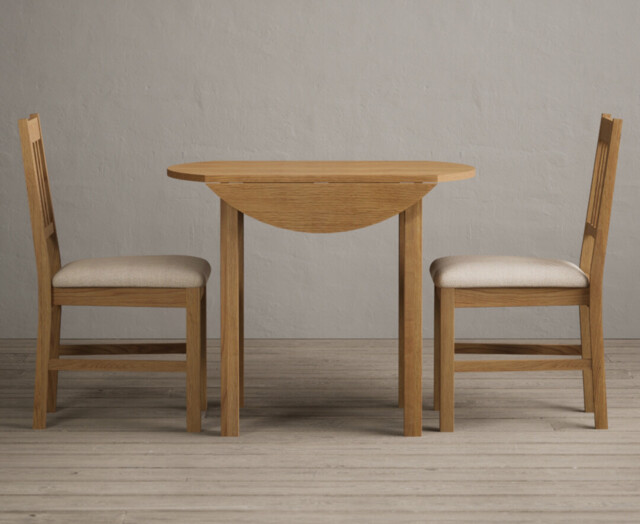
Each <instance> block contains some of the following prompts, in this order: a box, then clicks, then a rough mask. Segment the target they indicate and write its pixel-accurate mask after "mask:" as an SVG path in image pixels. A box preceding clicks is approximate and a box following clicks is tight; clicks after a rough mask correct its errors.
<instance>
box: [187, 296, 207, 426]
mask: <svg viewBox="0 0 640 524" xmlns="http://www.w3.org/2000/svg"><path fill="white" fill-rule="evenodd" d="M201 294H202V290H201V289H200V288H189V289H187V291H186V295H187V431H189V432H191V433H198V432H199V431H200V416H201V413H200V398H201V394H202V391H201V388H200V366H201V358H202V348H201V345H202V328H201V323H202V321H203V318H202V314H201V311H200V307H201Z"/></svg>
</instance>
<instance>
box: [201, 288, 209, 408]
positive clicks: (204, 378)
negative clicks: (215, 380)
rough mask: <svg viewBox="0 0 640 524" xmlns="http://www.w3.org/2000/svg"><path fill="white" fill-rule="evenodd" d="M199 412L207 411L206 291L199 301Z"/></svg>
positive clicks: (203, 291)
mask: <svg viewBox="0 0 640 524" xmlns="http://www.w3.org/2000/svg"><path fill="white" fill-rule="evenodd" d="M200 410H201V411H207V289H206V288H203V290H202V298H201V299H200Z"/></svg>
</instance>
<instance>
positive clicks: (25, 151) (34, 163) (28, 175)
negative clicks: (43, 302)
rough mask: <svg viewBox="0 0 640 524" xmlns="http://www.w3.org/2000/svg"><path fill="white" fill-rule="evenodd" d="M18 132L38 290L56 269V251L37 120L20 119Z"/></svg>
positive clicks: (33, 117) (45, 168)
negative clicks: (36, 268)
mask: <svg viewBox="0 0 640 524" xmlns="http://www.w3.org/2000/svg"><path fill="white" fill-rule="evenodd" d="M18 128H19V130H20V141H21V143H22V161H23V163H24V174H25V179H26V183H27V194H28V197H29V210H30V213H31V229H32V231H33V243H34V247H35V252H36V264H37V267H38V281H39V284H40V285H41V286H50V285H51V279H52V278H53V275H54V274H55V273H56V272H57V271H58V270H59V269H60V249H59V246H58V237H57V234H56V225H55V218H54V214H53V204H52V200H51V191H50V188H49V173H48V171H47V161H46V158H45V154H44V144H43V141H42V129H41V127H40V117H39V116H38V115H37V114H35V115H31V116H30V117H29V118H25V119H22V120H20V121H19V122H18Z"/></svg>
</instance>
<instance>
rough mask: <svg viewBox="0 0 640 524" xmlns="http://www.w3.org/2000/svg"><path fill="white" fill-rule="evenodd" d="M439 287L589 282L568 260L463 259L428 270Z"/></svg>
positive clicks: (448, 259)
mask: <svg viewBox="0 0 640 524" xmlns="http://www.w3.org/2000/svg"><path fill="white" fill-rule="evenodd" d="M429 271H430V272H431V278H433V282H434V284H435V285H436V286H438V287H457V288H465V287H466V288H473V287H587V286H588V285H589V278H588V277H587V275H586V274H585V273H584V272H583V271H582V270H581V269H580V268H579V267H578V266H576V265H575V264H573V263H571V262H566V261H565V260H554V259H549V258H532V257H509V256H482V255H463V256H454V257H443V258H438V259H436V260H434V261H433V263H432V264H431V267H430V268H429Z"/></svg>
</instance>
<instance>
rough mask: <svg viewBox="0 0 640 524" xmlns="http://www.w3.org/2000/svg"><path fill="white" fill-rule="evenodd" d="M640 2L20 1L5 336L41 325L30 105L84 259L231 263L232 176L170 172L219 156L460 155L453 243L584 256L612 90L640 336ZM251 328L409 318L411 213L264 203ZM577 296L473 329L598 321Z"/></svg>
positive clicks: (623, 293)
mask: <svg viewBox="0 0 640 524" xmlns="http://www.w3.org/2000/svg"><path fill="white" fill-rule="evenodd" d="M639 19H640V3H638V2H635V1H632V0H630V1H607V2H601V1H565V2H557V1H544V0H543V1H483V2H468V1H452V0H442V1H388V0H387V1H380V0H366V1H365V0H354V1H348V2H345V1H343V0H325V1H301V0H289V1H282V0H278V1H269V2H263V1H258V0H256V1H244V0H240V1H231V0H227V1H166V0H163V1H151V0H136V1H121V2H102V1H97V0H89V1H88V0H58V1H56V2H36V1H31V0H1V1H0V72H1V77H2V81H1V82H0V101H1V102H0V177H1V180H2V183H1V184H0V290H1V291H0V337H3V338H4V337H33V336H35V333H36V321H37V312H36V304H37V301H36V294H37V287H36V273H35V262H34V255H33V244H32V240H31V231H30V224H29V213H28V204H27V198H26V190H25V186H24V177H23V171H22V162H21V156H20V145H19V139H18V131H17V120H18V118H21V117H24V116H26V115H28V114H29V113H30V112H39V113H40V114H41V117H42V122H43V131H44V136H45V147H46V150H47V158H48V162H49V170H50V176H51V179H52V193H53V199H54V207H55V211H56V219H57V225H58V230H59V239H60V243H61V248H62V255H63V263H64V262H68V261H71V260H74V259H77V258H84V257H92V256H115V255H131V254H161V253H166V254H178V253H184V254H191V255H197V256H202V257H205V258H207V259H208V260H209V261H210V262H211V264H212V267H213V272H212V278H211V280H210V283H209V304H208V308H209V318H208V329H209V331H208V334H209V336H210V337H218V336H219V314H220V308H219V301H218V296H219V282H218V276H217V275H218V270H219V264H218V253H219V252H218V249H219V248H218V244H219V236H218V225H219V202H218V200H217V198H216V197H215V195H213V193H211V192H210V191H208V190H205V188H204V187H202V186H199V185H197V184H194V183H187V182H181V181H176V180H172V179H169V178H167V176H166V168H167V166H169V165H171V164H176V163H181V162H187V161H199V160H212V159H246V160H276V159H279V160H355V159H364V160H396V159H397V160H442V161H453V162H462V163H467V164H471V165H474V166H476V168H477V177H476V178H475V179H473V180H469V181H464V182H455V183H449V184H443V185H441V186H439V187H437V188H436V189H435V190H434V191H432V192H431V193H430V194H429V195H427V197H426V198H425V200H424V240H423V242H424V270H425V273H424V275H425V276H424V283H425V286H424V304H425V307H424V334H425V337H430V336H432V332H433V331H432V324H433V322H432V313H433V309H432V302H433V290H432V287H431V281H430V278H429V274H428V266H429V263H430V261H431V260H432V259H434V258H435V257H439V256H443V255H447V254H462V253H478V254H489V253H495V254H514V255H534V256H542V257H557V258H566V259H569V260H573V261H577V259H578V256H579V249H580V241H581V234H582V229H583V223H584V217H585V214H586V204H587V196H588V191H589V183H590V176H591V170H592V164H593V155H594V151H595V137H596V132H597V127H598V123H599V115H600V113H601V112H609V113H612V114H613V115H614V116H618V117H621V118H624V119H625V124H624V128H623V140H622V148H621V155H620V162H619V168H618V183H617V189H616V195H615V202H614V212H613V217H612V222H611V234H610V239H609V246H610V247H609V252H608V258H607V265H606V275H605V304H606V308H605V312H604V319H605V335H606V336H608V337H625V338H626V337H640V322H638V312H639V311H640V293H638V281H639V280H640V265H639V264H638V260H639V259H640V243H639V242H638V240H639V236H640V228H639V227H638V223H639V221H638V218H639V216H640V215H639V211H638V208H639V207H640V178H639V177H638V165H639V163H640V148H639V147H638V143H639V138H640V136H639V131H638V130H639V129H640V126H639V124H640V114H639V110H640V67H638V64H639V59H640V33H639V32H638V30H637V22H638V20H639ZM245 228H246V233H245V235H246V285H245V287H246V335H247V336H248V337H274V338H280V337H282V338H286V337H301V338H302V337H308V338H313V337H323V338H324V337H326V338H331V337H354V338H356V337H372V338H375V337H395V336H396V334H397V250H398V244H397V220H396V219H392V220H389V221H386V222H383V223H381V224H378V225H376V226H373V227H370V228H367V229H363V230H359V231H354V232H349V233H343V234H335V235H313V234H302V233H295V232H290V231H283V230H278V229H275V228H272V227H270V226H266V225H264V224H261V223H259V222H257V221H255V220H252V219H247V221H246V225H245ZM577 319H578V313H577V309H575V308H549V309H546V310H545V309H533V310H532V309H512V310H484V311H469V310H464V311H459V313H458V316H457V325H456V328H457V334H458V335H459V336H460V337H496V338H500V337H540V338H543V337H575V336H578V333H579V331H578V322H577ZM183 333H184V318H183V314H182V313H180V312H178V311H173V310H143V309H123V310H118V309H113V308H104V309H99V308H86V309H85V308H75V309H74V308H68V309H67V310H66V311H64V312H63V336H64V337H181V336H183Z"/></svg>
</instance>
